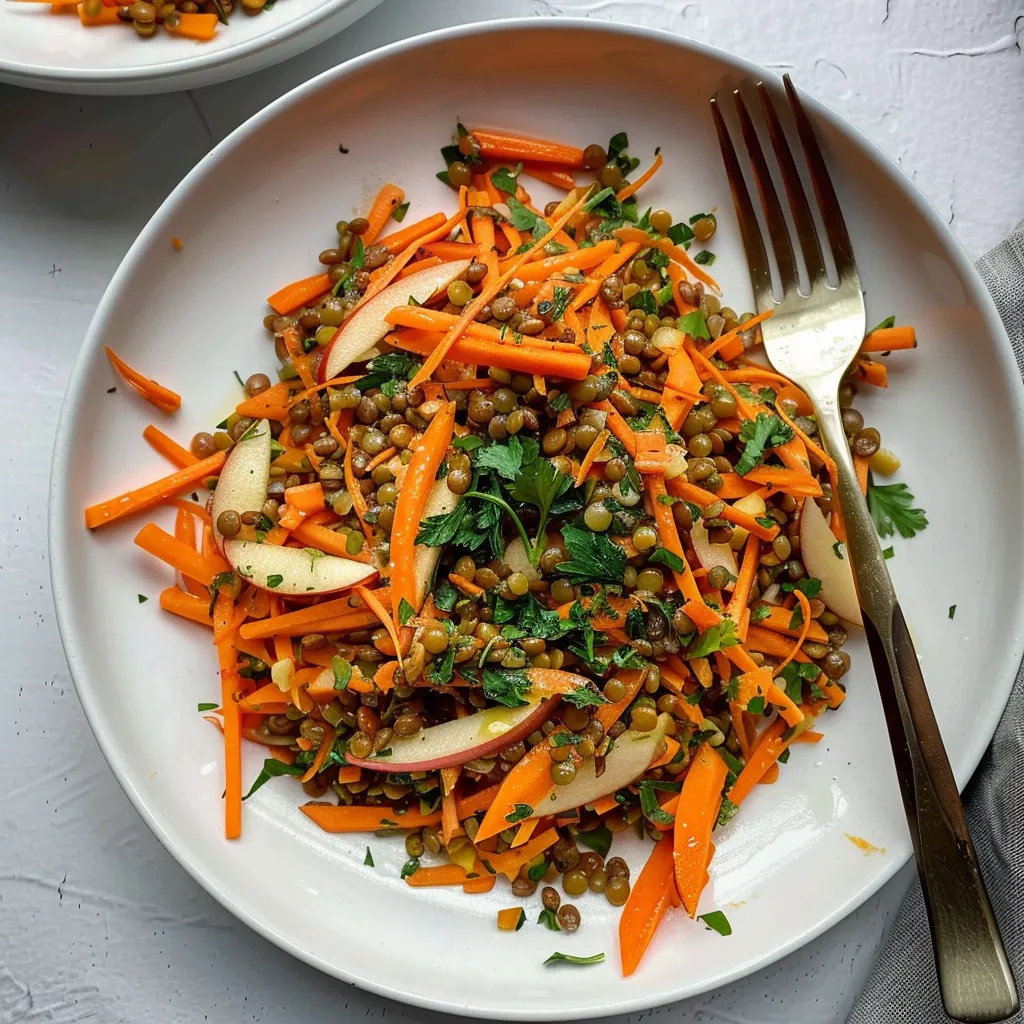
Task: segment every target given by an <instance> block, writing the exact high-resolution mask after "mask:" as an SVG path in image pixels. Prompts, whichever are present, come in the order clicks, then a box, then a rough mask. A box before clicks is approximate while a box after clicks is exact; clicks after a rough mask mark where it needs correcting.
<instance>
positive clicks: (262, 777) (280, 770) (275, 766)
mask: <svg viewBox="0 0 1024 1024" xmlns="http://www.w3.org/2000/svg"><path fill="white" fill-rule="evenodd" d="M305 774H306V769H305V768H303V767H300V766H299V765H297V764H285V763H284V762H283V761H277V760H275V759H274V758H272V757H269V758H267V760H266V761H264V762H263V770H262V771H261V772H260V773H259V775H257V776H256V779H255V780H254V782H253V784H252V785H251V786H250V787H249V792H248V793H246V794H245V796H243V797H242V799H243V800H248V799H249V797H251V796H252V795H253V793H255V792H256V790H257V789H259V788H260V787H261V786H264V785H265V784H266V783H268V782H269V781H270V780H271V779H276V778H277V777H278V776H279V775H305Z"/></svg>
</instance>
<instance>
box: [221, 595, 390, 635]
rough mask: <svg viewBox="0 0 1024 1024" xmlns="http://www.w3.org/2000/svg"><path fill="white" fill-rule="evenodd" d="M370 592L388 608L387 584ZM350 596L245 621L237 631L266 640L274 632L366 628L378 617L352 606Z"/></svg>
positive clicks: (294, 632)
mask: <svg viewBox="0 0 1024 1024" xmlns="http://www.w3.org/2000/svg"><path fill="white" fill-rule="evenodd" d="M373 594H374V597H375V598H376V599H377V601H378V602H379V603H380V605H381V606H382V607H384V608H385V609H390V607H391V590H390V588H388V587H380V588H378V589H377V590H374V591H373ZM350 600H351V599H350V598H348V597H337V598H333V599H332V600H330V601H322V602H321V603H320V604H315V605H311V606H310V607H308V608H300V609H298V610H297V611H294V612H287V613H285V614H284V615H278V616H275V617H274V618H272V619H263V620H262V621H260V622H246V623H245V624H244V625H243V626H242V628H241V629H240V630H239V632H240V633H241V635H242V636H243V637H244V638H245V639H247V640H266V639H267V638H269V637H273V636H305V635H306V634H307V633H348V632H351V631H352V630H356V629H366V628H367V627H368V626H372V625H373V624H374V623H375V622H377V621H379V620H378V617H377V615H376V614H375V613H374V612H372V611H371V610H370V609H369V608H366V607H362V608H358V607H353V606H352V605H351V604H350V603H349V602H350Z"/></svg>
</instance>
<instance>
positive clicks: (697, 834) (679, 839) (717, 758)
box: [672, 741, 729, 917]
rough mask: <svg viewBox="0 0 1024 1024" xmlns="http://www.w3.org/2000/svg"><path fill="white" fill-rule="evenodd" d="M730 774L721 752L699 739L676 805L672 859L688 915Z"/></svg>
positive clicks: (701, 880) (696, 898) (700, 883)
mask: <svg viewBox="0 0 1024 1024" xmlns="http://www.w3.org/2000/svg"><path fill="white" fill-rule="evenodd" d="M728 774H729V769H728V766H727V765H726V763H725V761H723V760H722V757H721V755H719V753H718V751H717V750H715V748H714V747H712V746H711V744H709V743H708V742H707V741H705V742H703V743H701V745H700V746H699V747H698V748H697V753H696V754H695V755H694V758H693V762H692V763H691V765H690V770H689V771H688V772H687V773H686V778H685V779H684V780H683V788H682V791H681V792H680V794H679V803H678V804H677V805H676V820H675V827H674V829H673V840H672V860H673V864H674V867H675V877H676V890H677V891H678V893H679V896H680V898H681V899H682V901H683V906H684V907H685V908H686V912H687V913H688V914H689V915H690V917H695V916H696V914H697V903H698V902H699V900H700V894H701V891H702V890H703V889H704V879H705V876H706V872H707V865H708V861H709V860H710V854H711V830H712V829H713V828H714V827H715V822H716V821H717V820H718V809H719V807H721V804H722V786H723V785H725V779H726V776H727V775H728Z"/></svg>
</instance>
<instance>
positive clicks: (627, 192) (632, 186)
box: [615, 153, 665, 203]
mask: <svg viewBox="0 0 1024 1024" xmlns="http://www.w3.org/2000/svg"><path fill="white" fill-rule="evenodd" d="M664 162H665V160H664V158H663V157H662V155H661V154H660V153H659V154H658V155H657V156H656V157H655V158H654V163H653V164H651V166H650V167H648V168H647V170H646V171H644V173H643V174H641V175H640V177H639V178H637V179H636V181H631V182H630V183H629V184H628V185H624V186H623V187H622V188H620V189H619V191H618V192H616V194H615V198H616V199H617V200H618V201H619V202H620V203H621V202H622V200H623V199H628V198H629V197H630V196H632V195H635V194H636V193H637V192H639V191H640V189H641V188H643V186H644V185H646V184H647V182H649V181H650V180H651V178H653V177H654V175H655V174H657V173H658V169H659V168H660V167H661V165H662V164H663V163H664Z"/></svg>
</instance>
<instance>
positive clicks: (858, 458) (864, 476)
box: [853, 455, 871, 497]
mask: <svg viewBox="0 0 1024 1024" xmlns="http://www.w3.org/2000/svg"><path fill="white" fill-rule="evenodd" d="M853 468H854V471H855V472H856V474H857V486H858V487H859V488H860V493H861V494H863V495H864V497H867V494H868V471H869V470H870V469H871V459H870V457H869V456H867V455H854V457H853Z"/></svg>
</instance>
